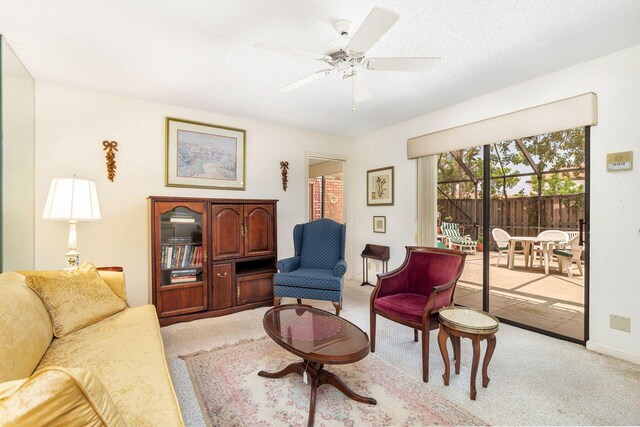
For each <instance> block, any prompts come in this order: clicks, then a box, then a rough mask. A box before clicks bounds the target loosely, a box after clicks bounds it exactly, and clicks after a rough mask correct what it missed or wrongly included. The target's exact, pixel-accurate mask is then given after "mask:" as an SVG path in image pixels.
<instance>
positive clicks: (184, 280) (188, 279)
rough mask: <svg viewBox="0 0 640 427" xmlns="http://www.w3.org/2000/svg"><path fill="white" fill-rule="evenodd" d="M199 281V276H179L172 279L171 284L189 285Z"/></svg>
mask: <svg viewBox="0 0 640 427" xmlns="http://www.w3.org/2000/svg"><path fill="white" fill-rule="evenodd" d="M196 280H198V277H197V276H177V277H171V283H189V282H195V281H196Z"/></svg>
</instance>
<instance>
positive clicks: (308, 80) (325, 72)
mask: <svg viewBox="0 0 640 427" xmlns="http://www.w3.org/2000/svg"><path fill="white" fill-rule="evenodd" d="M330 72H331V70H330V69H329V70H320V71H316V72H315V73H313V74H309V75H308V76H306V77H303V78H301V79H300V80H296V81H295V82H293V83H291V84H289V85H287V86H285V87H283V88H280V89H278V91H279V92H291V91H292V90H295V89H298V88H299V87H301V86H304V85H306V84H308V83H311V82H313V81H316V80H318V79H321V78H323V77H324V76H327V75H329V73H330Z"/></svg>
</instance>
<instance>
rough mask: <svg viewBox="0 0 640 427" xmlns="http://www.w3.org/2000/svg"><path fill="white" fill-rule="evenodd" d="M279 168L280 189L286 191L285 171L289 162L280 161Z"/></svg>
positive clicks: (286, 179)
mask: <svg viewBox="0 0 640 427" xmlns="http://www.w3.org/2000/svg"><path fill="white" fill-rule="evenodd" d="M280 169H281V170H282V189H283V190H284V191H287V182H288V181H289V179H288V178H287V173H288V171H289V162H285V161H282V162H280Z"/></svg>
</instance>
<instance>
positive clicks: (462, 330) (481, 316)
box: [438, 307, 500, 400]
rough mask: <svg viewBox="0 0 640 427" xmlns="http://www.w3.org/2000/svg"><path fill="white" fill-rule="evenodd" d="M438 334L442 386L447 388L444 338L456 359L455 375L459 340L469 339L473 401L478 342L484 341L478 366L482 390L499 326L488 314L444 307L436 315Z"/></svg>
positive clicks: (478, 353)
mask: <svg viewBox="0 0 640 427" xmlns="http://www.w3.org/2000/svg"><path fill="white" fill-rule="evenodd" d="M438 319H439V320H440V332H439V333H438V345H439V347H440V353H442V359H443V360H444V374H443V375H442V379H444V385H449V353H448V352H447V338H449V337H451V342H452V343H453V345H454V350H455V351H454V354H455V355H456V374H459V373H460V337H465V338H470V339H471V341H472V343H473V361H472V363H471V390H470V393H469V394H470V397H471V400H476V375H477V374H478V363H479V362H480V341H482V340H487V351H486V352H485V355H484V361H483V362H482V387H485V388H486V387H487V386H488V385H489V376H488V375H487V369H488V367H489V362H490V361H491V356H493V351H494V350H495V349H496V335H495V334H496V332H498V327H499V326H500V322H498V319H497V318H496V317H494V316H492V315H490V314H489V313H486V312H484V311H481V310H476V309H475V308H470V307H446V308H441V309H440V312H439V313H438Z"/></svg>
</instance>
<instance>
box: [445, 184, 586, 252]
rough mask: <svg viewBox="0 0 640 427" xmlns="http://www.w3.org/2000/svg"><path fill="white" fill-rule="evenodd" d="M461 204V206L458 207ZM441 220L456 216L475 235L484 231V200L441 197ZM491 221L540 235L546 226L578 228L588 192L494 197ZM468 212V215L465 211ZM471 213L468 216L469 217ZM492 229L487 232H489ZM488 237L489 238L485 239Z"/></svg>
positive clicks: (521, 233)
mask: <svg viewBox="0 0 640 427" xmlns="http://www.w3.org/2000/svg"><path fill="white" fill-rule="evenodd" d="M539 200H540V223H539V224H538V201H539ZM456 206H457V207H456ZM438 212H440V220H441V221H444V220H445V218H446V217H448V216H450V217H452V218H453V222H455V223H458V224H459V225H460V226H461V227H464V232H465V233H466V234H470V235H471V236H472V237H473V238H474V239H475V238H477V236H478V234H482V231H481V230H482V220H483V218H482V200H481V199H480V200H474V199H451V200H449V199H438ZM490 213H491V217H490V218H489V224H490V225H491V228H494V227H500V228H502V229H504V230H505V231H507V233H509V234H511V235H512V236H537V235H538V233H540V232H541V231H544V230H564V231H577V230H578V227H579V220H580V219H584V194H571V195H560V196H542V197H541V198H540V199H538V197H512V198H508V199H491V203H490ZM465 214H466V215H465ZM467 216H468V217H467ZM486 234H488V233H485V235H486ZM486 241H488V240H487V239H485V242H486Z"/></svg>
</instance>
